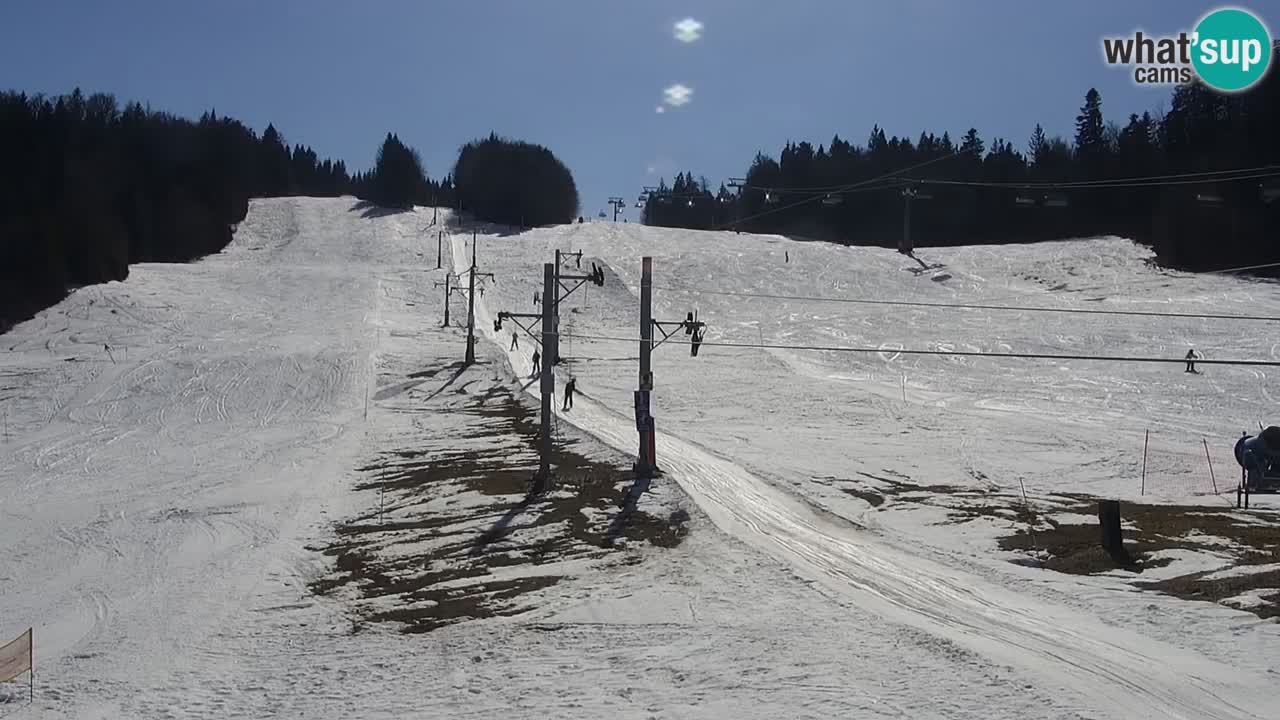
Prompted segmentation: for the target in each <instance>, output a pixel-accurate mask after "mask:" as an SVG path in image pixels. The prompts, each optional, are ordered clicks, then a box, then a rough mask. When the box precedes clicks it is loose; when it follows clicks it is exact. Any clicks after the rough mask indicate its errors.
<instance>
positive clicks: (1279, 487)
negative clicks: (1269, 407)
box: [1234, 425, 1280, 492]
mask: <svg viewBox="0 0 1280 720" xmlns="http://www.w3.org/2000/svg"><path fill="white" fill-rule="evenodd" d="M1234 454H1235V458H1236V462H1237V463H1239V464H1240V467H1241V468H1243V469H1244V472H1245V485H1246V487H1247V488H1248V489H1249V491H1250V492H1280V426H1276V425H1272V426H1270V427H1268V428H1266V429H1264V430H1263V431H1262V432H1260V433H1258V434H1257V435H1248V434H1244V435H1241V436H1240V439H1239V440H1237V441H1236V445H1235V448H1234Z"/></svg>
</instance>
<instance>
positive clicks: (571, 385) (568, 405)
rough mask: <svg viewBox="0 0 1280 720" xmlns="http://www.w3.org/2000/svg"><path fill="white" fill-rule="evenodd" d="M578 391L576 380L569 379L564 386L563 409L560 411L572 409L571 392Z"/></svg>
mask: <svg viewBox="0 0 1280 720" xmlns="http://www.w3.org/2000/svg"><path fill="white" fill-rule="evenodd" d="M577 389H578V380H577V378H569V382H567V383H565V385H564V407H563V408H561V409H562V410H571V409H573V391H574V390H577Z"/></svg>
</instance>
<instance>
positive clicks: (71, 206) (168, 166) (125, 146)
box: [0, 89, 578, 332]
mask: <svg viewBox="0 0 1280 720" xmlns="http://www.w3.org/2000/svg"><path fill="white" fill-rule="evenodd" d="M0 157H3V158H4V161H3V162H0V332H5V331H7V330H8V329H9V328H10V327H11V326H12V325H13V324H15V323H17V322H19V321H20V320H22V319H25V318H28V317H31V316H32V315H33V314H34V313H35V312H37V311H39V310H40V309H42V308H45V307H48V306H50V305H52V304H54V303H57V302H58V301H60V300H61V299H62V298H63V297H65V296H66V294H67V292H68V291H69V290H70V289H72V288H75V287H78V286H83V285H89V284H93V283H99V282H107V281H110V280H123V279H125V278H126V277H127V276H128V273H129V265H130V264H131V263H136V262H148V261H150V262H185V261H188V260H192V259H195V258H199V257H202V256H204V255H207V254H210V253H215V252H218V251H220V250H221V249H222V248H224V247H226V245H227V244H228V243H229V242H230V241H231V238H232V234H233V232H234V229H235V226H236V225H237V224H238V223H239V222H241V221H242V220H244V218H245V215H246V213H247V212H248V207H249V198H251V197H282V196H292V195H308V196H318V197H336V196H340V195H348V194H349V195H355V196H356V197H359V198H361V199H364V200H368V201H370V202H373V203H375V204H378V205H382V206H386V207H394V208H409V207H412V206H413V205H430V204H438V205H441V206H457V205H458V204H459V203H458V201H459V196H458V194H457V193H455V188H454V183H453V179H452V177H449V176H446V177H445V178H444V179H443V180H440V181H438V182H437V181H433V180H431V179H430V178H428V177H427V174H426V172H425V169H424V168H423V166H422V161H421V159H420V158H419V156H418V154H417V152H416V151H415V150H413V149H412V148H410V147H408V146H407V145H405V144H404V143H403V142H401V141H400V139H399V137H397V136H396V135H394V134H392V133H388V134H387V136H386V138H385V139H384V140H383V142H382V145H381V146H380V148H379V150H378V153H377V157H376V160H375V164H374V167H373V169H371V170H370V171H369V172H358V173H355V174H350V173H349V172H348V170H347V168H346V165H345V164H344V163H343V162H342V161H341V160H337V161H334V160H330V159H327V158H326V159H321V158H320V157H319V156H318V155H317V153H316V152H315V151H314V150H312V149H311V148H309V147H306V146H303V145H294V146H293V147H292V148H290V147H289V145H288V144H287V142H286V141H285V138H284V136H283V135H282V134H281V133H280V132H279V131H278V130H277V129H276V128H275V126H274V125H268V126H267V128H266V129H265V130H264V131H263V133H262V135H261V137H259V136H258V135H257V134H256V133H255V132H254V131H253V130H251V129H250V128H248V127H246V126H245V125H244V124H243V123H241V122H240V121H238V120H235V119H232V118H229V117H219V116H218V114H217V112H216V111H212V110H211V111H210V112H207V113H205V114H203V115H202V116H201V117H200V118H199V120H196V121H192V120H188V119H184V118H181V117H177V116H174V115H171V114H168V113H164V112H157V111H153V110H151V109H150V108H147V107H144V106H143V105H141V104H140V103H137V102H131V103H128V104H126V105H125V106H124V107H123V108H121V107H120V105H119V104H118V102H117V101H116V99H115V97H113V96H112V95H109V94H104V93H96V94H92V95H88V96H86V95H84V94H83V93H82V92H81V91H80V90H79V89H76V90H75V91H74V92H72V93H70V94H68V95H64V96H58V97H45V96H41V95H26V94H23V93H18V92H6V93H3V94H0ZM457 168H458V169H459V170H460V172H461V173H462V175H463V176H464V177H465V178H466V183H467V185H466V189H465V195H464V196H463V202H462V207H463V209H466V210H469V211H470V212H471V213H472V214H473V215H474V216H475V217H477V218H479V219H482V220H488V221H492V222H500V223H505V224H512V225H515V224H521V225H526V226H528V225H540V224H547V223H556V222H569V221H570V220H571V219H572V216H573V215H574V214H575V213H576V212H577V207H578V194H577V188H576V186H575V185H574V182H573V177H572V175H571V174H570V173H569V171H568V169H567V168H565V167H564V165H563V164H562V163H561V162H560V161H559V160H557V159H556V158H555V156H554V155H552V154H551V152H550V151H549V150H547V149H546V148H543V147H540V146H537V145H531V144H528V143H523V142H514V141H509V140H504V139H499V138H497V137H496V136H494V135H491V136H490V137H489V138H488V139H486V140H483V141H477V142H473V143H470V144H468V145H467V146H465V147H463V148H462V150H461V152H460V153H459V157H458V164H457Z"/></svg>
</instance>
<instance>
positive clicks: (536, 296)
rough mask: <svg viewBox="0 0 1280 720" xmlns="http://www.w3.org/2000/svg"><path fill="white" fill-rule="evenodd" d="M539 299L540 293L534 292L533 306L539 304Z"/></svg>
mask: <svg viewBox="0 0 1280 720" xmlns="http://www.w3.org/2000/svg"><path fill="white" fill-rule="evenodd" d="M539 297H540V296H539V294H538V291H537V290H535V291H533V304H534V305H537V304H538V298H539Z"/></svg>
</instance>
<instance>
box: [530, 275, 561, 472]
mask: <svg viewBox="0 0 1280 720" xmlns="http://www.w3.org/2000/svg"><path fill="white" fill-rule="evenodd" d="M555 277H556V269H555V268H554V267H552V265H551V264H550V263H547V264H544V265H543V266H542V296H543V297H544V298H545V297H548V296H549V295H550V294H551V288H552V286H553V285H554V284H555ZM554 317H555V310H554V308H553V306H552V305H551V304H549V303H543V304H542V352H543V355H544V356H547V357H543V359H542V368H541V370H542V387H541V390H542V430H541V432H542V435H541V437H540V438H539V439H540V441H541V442H540V443H539V445H540V448H539V453H538V455H539V457H538V478H537V484H536V485H535V487H534V491H535V492H544V491H546V490H548V489H550V487H551V413H552V412H553V410H552V408H551V401H552V397H553V396H554V394H555V391H556V376H555V374H554V371H553V369H552V364H551V361H550V357H551V356H552V353H554V352H555V346H556V345H557V344H558V343H557V342H556V340H557V338H556V330H555V321H554V319H553V318H554Z"/></svg>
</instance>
